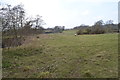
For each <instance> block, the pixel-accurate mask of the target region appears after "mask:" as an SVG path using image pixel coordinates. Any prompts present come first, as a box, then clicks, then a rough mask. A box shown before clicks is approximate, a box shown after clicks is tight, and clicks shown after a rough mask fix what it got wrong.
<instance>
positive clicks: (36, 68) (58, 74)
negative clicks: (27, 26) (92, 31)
mask: <svg viewBox="0 0 120 80" xmlns="http://www.w3.org/2000/svg"><path fill="white" fill-rule="evenodd" d="M74 33H75V31H70V30H68V31H65V32H63V33H58V34H40V35H36V36H30V37H29V38H28V39H27V40H26V42H25V43H24V44H23V45H21V46H19V47H14V48H10V49H9V50H8V49H4V50H3V77H5V78H8V77H9V78H21V77H22V78H66V77H67V78H68V77H69V78H86V77H93V78H113V77H118V76H117V74H118V34H117V33H114V34H98V35H79V36H74ZM37 36H39V38H37Z"/></svg>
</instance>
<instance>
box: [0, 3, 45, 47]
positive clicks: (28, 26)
mask: <svg viewBox="0 0 120 80" xmlns="http://www.w3.org/2000/svg"><path fill="white" fill-rule="evenodd" d="M44 24H45V22H44V21H43V20H42V16H40V15H36V17H35V18H26V15H25V10H24V7H23V5H17V6H13V7H12V6H11V5H5V6H4V7H2V8H1V9H0V28H1V31H2V47H5V46H12V45H14V46H18V45H21V44H22V42H23V40H24V37H25V36H28V35H34V34H40V33H43V29H44V28H43V27H42V25H44ZM7 42H8V43H7ZM8 44H9V45H8Z"/></svg>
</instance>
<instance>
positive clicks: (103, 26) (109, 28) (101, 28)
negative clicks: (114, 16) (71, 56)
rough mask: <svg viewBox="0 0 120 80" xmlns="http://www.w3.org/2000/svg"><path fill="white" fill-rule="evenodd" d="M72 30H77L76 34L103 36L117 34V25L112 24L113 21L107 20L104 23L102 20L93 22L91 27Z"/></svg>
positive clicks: (79, 27)
mask: <svg viewBox="0 0 120 80" xmlns="http://www.w3.org/2000/svg"><path fill="white" fill-rule="evenodd" d="M73 29H78V31H77V34H78V35H80V34H104V33H114V32H119V29H118V24H113V20H108V21H106V23H104V22H103V20H99V21H97V22H95V24H94V25H93V26H89V25H84V24H82V25H80V26H76V27H74V28H73Z"/></svg>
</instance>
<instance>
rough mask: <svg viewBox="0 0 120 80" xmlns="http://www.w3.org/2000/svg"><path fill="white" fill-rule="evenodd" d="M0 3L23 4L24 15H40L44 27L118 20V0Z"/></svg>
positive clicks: (12, 0) (7, 0)
mask: <svg viewBox="0 0 120 80" xmlns="http://www.w3.org/2000/svg"><path fill="white" fill-rule="evenodd" d="M0 3H1V4H2V5H3V4H11V5H17V4H23V5H24V8H25V10H26V16H28V17H29V16H33V17H34V16H35V15H37V14H39V15H40V16H42V19H43V20H44V21H45V23H46V25H44V26H43V27H44V28H47V27H54V26H65V27H66V28H73V27H75V26H79V25H81V24H86V25H93V24H94V23H95V22H96V21H98V20H103V21H104V22H105V21H107V20H113V21H114V23H117V22H118V0H0Z"/></svg>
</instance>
